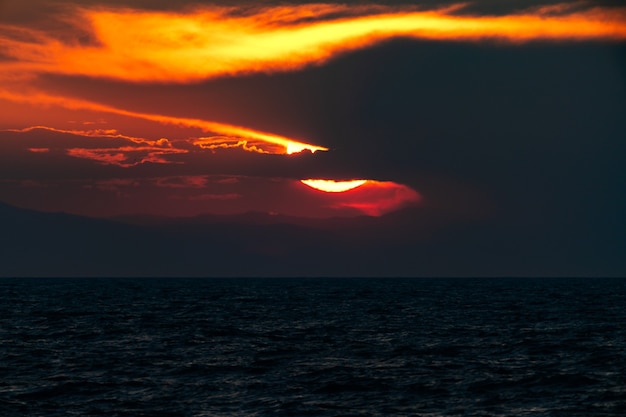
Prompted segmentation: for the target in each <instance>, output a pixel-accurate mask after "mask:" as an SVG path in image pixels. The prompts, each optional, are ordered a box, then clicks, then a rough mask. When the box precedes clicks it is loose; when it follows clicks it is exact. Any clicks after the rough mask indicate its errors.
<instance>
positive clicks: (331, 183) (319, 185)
mask: <svg viewBox="0 0 626 417" xmlns="http://www.w3.org/2000/svg"><path fill="white" fill-rule="evenodd" d="M300 182H301V183H302V184H304V185H308V186H309V187H311V188H315V189H316V190H320V191H325V192H327V193H343V192H345V191H349V190H352V189H354V188H357V187H360V186H361V185H363V184H365V183H366V182H367V180H349V181H335V180H311V179H309V180H300Z"/></svg>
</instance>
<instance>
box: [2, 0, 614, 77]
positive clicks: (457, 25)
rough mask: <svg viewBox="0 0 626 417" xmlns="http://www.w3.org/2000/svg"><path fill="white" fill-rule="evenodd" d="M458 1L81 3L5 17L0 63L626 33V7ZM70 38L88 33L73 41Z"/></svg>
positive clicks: (260, 54) (174, 72)
mask: <svg viewBox="0 0 626 417" xmlns="http://www.w3.org/2000/svg"><path fill="white" fill-rule="evenodd" d="M462 7H463V6H462V5H458V6H454V7H448V8H446V9H436V10H416V9H415V8H414V7H404V8H398V7H396V8H391V7H385V6H376V7H373V6H354V7H349V6H345V5H331V4H327V5H324V4H321V5H320V4H317V5H316V4H314V5H300V6H279V7H267V8H261V9H252V10H246V9H237V8H234V7H217V6H212V7H203V8H198V9H196V10H193V11H189V12H186V13H170V12H164V11H163V12H151V11H142V10H132V9H113V8H111V9H102V8H93V9H91V8H88V7H85V8H78V9H76V10H75V11H74V15H73V16H71V17H68V18H66V19H64V20H66V21H68V22H70V23H71V26H70V27H69V28H68V31H72V32H73V33H70V34H63V36H61V37H59V35H58V34H56V35H55V34H52V33H45V32H42V31H39V30H35V29H26V28H19V27H12V26H9V25H2V26H0V54H2V55H5V56H7V57H9V58H11V59H10V60H6V61H2V62H1V63H0V72H3V73H4V75H5V76H7V75H9V74H12V76H13V77H23V76H26V75H27V74H31V73H56V74H71V75H84V76H89V77H106V78H116V79H123V80H129V81H139V82H147V81H168V82H191V81H197V80H201V79H206V78H212V77H219V76H224V75H237V74H247V73H251V72H266V73H271V72H276V71H287V70H297V69H300V68H302V67H304V66H306V65H311V64H322V63H324V62H325V61H327V60H328V59H330V58H332V57H334V56H336V55H338V54H342V53H345V52H347V51H351V50H355V49H361V48H365V47H368V46H371V45H373V44H375V43H378V42H381V41H384V40H386V39H390V38H394V37H410V38H416V39H429V40H446V41H450V40H453V41H463V42H476V41H480V40H490V41H497V42H509V43H524V42H529V41H533V40H550V41H582V40H610V39H615V40H623V39H626V12H625V11H624V9H611V10H609V9H603V8H592V9H588V10H586V11H576V9H575V7H573V5H567V4H563V5H557V6H551V7H544V8H536V9H531V10H529V11H526V12H523V13H518V14H511V15H504V16H471V15H458V14H455V13H456V12H457V11H458V10H459V9H461V8H462ZM85 32H87V33H85ZM68 37H69V38H72V37H74V38H85V37H87V38H88V39H89V40H90V41H89V42H83V43H77V42H67V41H66V40H64V39H66V38H68Z"/></svg>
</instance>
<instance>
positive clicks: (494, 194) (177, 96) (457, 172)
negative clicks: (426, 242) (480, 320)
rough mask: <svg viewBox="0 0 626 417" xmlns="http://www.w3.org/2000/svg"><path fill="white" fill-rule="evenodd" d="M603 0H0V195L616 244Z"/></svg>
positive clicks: (619, 23) (491, 237)
mask: <svg viewBox="0 0 626 417" xmlns="http://www.w3.org/2000/svg"><path fill="white" fill-rule="evenodd" d="M620 3H621V2H619V1H593V2H592V1H579V2H558V1H540V0H537V1H533V0H530V1H521V0H511V1H494V0H479V1H474V2H464V3H460V2H453V1H430V0H424V1H419V0H418V1H412V2H411V1H393V2H390V1H388V2H384V3H382V2H381V3H376V2H365V1H349V2H342V3H308V2H302V1H281V2H276V1H255V2H245V1H210V2H209V1H178V2H171V1H147V0H145V1H144V0H100V1H97V0H88V1H77V0H67V1H56V0H28V1H18V0H0V201H2V202H4V203H7V204H11V205H14V206H17V207H21V208H28V209H34V210H40V211H49V212H59V211H60V212H65V213H70V214H76V215H83V216H90V217H107V218H109V217H114V216H124V215H158V216H168V217H184V216H196V215H201V214H219V215H233V214H238V213H246V212H261V213H269V214H280V215H288V216H295V217H301V218H332V217H356V216H368V217H376V218H379V217H380V218H382V217H385V216H389V215H392V214H393V213H398V212H401V211H403V210H404V211H406V210H409V211H410V210H413V212H414V213H415V216H418V217H419V216H420V213H421V212H423V211H428V212H429V213H435V214H436V216H438V217H437V218H445V219H446V220H445V221H441V223H444V224H446V225H455V226H454V227H460V228H472V230H474V229H473V228H475V229H476V230H477V232H476V233H477V236H479V237H480V239H483V240H484V241H485V242H487V241H489V242H491V243H490V244H495V245H499V246H504V247H509V248H510V252H511V253H518V252H519V254H518V255H516V256H518V257H521V256H523V254H524V253H530V252H528V248H536V247H540V248H542V249H541V250H534V251H531V252H532V253H535V254H536V255H533V256H544V257H549V256H551V254H552V253H556V252H559V253H560V252H561V251H570V252H572V253H574V254H576V256H588V257H590V258H594V259H597V261H596V263H595V264H597V265H600V264H607V262H608V263H610V262H617V259H618V258H620V256H619V253H621V251H622V249H624V246H625V245H624V237H623V235H624V233H623V232H624V227H623V214H624V212H625V209H626V201H625V197H624V192H623V190H624V185H625V179H626V176H625V173H624V168H623V166H624V155H626V152H625V151H626V149H625V148H626V145H625V140H626V134H625V133H624V132H626V117H625V116H624V115H626V8H625V7H623V6H622V5H621V4H620ZM303 180H305V181H303ZM306 180H325V181H322V182H320V181H313V182H311V181H308V185H307V181H306ZM355 180H358V182H354V181H355ZM348 181H349V182H348ZM320 188H321V189H320ZM420 210H421V211H420ZM414 221H415V222H420V221H423V220H420V219H416V220H414ZM459 225H460V226H459ZM450 230H451V229H450V227H448V226H446V227H443V226H442V227H441V230H440V233H441V235H438V234H437V233H435V234H434V237H433V239H438V238H440V237H439V236H446V239H448V240H450V241H452V242H454V238H450V236H451V235H450V234H452V236H454V233H457V232H454V230H457V229H453V231H450ZM533 245H534V246H533ZM516 248H520V249H519V250H518V249H516ZM524 248H526V249H524ZM595 264H594V265H595Z"/></svg>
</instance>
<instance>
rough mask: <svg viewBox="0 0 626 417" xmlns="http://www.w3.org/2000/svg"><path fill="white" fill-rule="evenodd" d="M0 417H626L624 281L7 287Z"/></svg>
mask: <svg viewBox="0 0 626 417" xmlns="http://www.w3.org/2000/svg"><path fill="white" fill-rule="evenodd" d="M0 416H2V417H14V416H20V417H21V416H28V417H31V416H59V417H60V416H63V417H65V416H107V417H114V416H129V417H130V416H133V417H139V416H151V417H158V416H172V417H173V416H185V417H186V416H189V417H192V416H197V417H199V416H295V417H298V416H302V417H305V416H329V417H330V416H333V417H334V416H346V417H347V416H354V417H356V416H361V417H362V416H424V417H426V416H428V417H439V416H563V417H566V416H567V417H576V416H581V417H593V416H606V417H608V416H611V417H618V416H626V280H625V279H600V278H588V279H574V278H559V279H556V278H554V279H538V278H533V279H530V278H516V279H510V278H508V279H505V278H501V279H499V278H490V279H474V278H455V279H442V278H437V279H436V278H416V279H365V278H363V279H359V278H350V279H347V278H334V279H333V278H298V279H295V278H294V279H290V278H289V279H288V278H280V279H243V278H242V279H214V278H211V279H201V278H198V279H182V278H171V279H151V278H141V279H130V278H128V279H100V278H98V279H91V278H84V279H55V278H50V279H8V278H7V279H0Z"/></svg>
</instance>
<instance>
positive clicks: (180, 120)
mask: <svg viewBox="0 0 626 417" xmlns="http://www.w3.org/2000/svg"><path fill="white" fill-rule="evenodd" d="M0 99H5V100H9V101H14V102H19V103H28V104H33V105H39V106H50V105H54V106H60V107H64V108H67V109H73V110H91V111H95V112H102V113H110V114H117V115H120V116H127V117H132V118H136V119H142V120H148V121H153V122H157V123H161V124H166V125H175V126H182V127H194V128H199V129H201V130H203V131H204V132H210V133H217V134H222V135H228V136H233V137H234V138H235V139H234V140H235V142H236V143H240V144H241V146H242V147H243V148H244V149H246V150H253V151H257V152H258V151H260V150H261V149H263V148H264V146H265V145H266V144H269V145H271V146H270V147H269V148H268V149H263V151H264V152H270V151H271V152H272V153H287V154H291V153H296V152H300V151H303V150H310V151H311V152H316V151H327V150H328V148H324V147H322V146H316V145H311V144H308V143H304V142H299V141H296V140H293V139H290V138H287V137H284V136H279V135H274V134H271V133H266V132H261V131H258V130H253V129H248V128H245V127H241V126H234V125H229V124H225V123H219V122H212V121H208V120H201V119H191V118H184V117H173V116H165V115H159V114H150V113H141V112H135V111H129V110H124V109H118V108H115V107H112V106H106V105H103V104H98V103H94V102H91V101H87V100H80V99H75V98H69V97H61V96H53V95H49V94H45V93H41V92H15V91H8V90H2V89H0ZM69 132H86V131H69ZM88 132H91V134H92V135H99V136H101V133H104V134H105V135H106V134H107V133H106V132H109V134H113V132H115V134H114V135H113V136H114V137H123V136H118V134H117V132H116V131H104V132H102V131H98V130H95V131H94V130H92V131H88ZM94 132H95V133H94ZM211 141H213V142H212V143H213V145H220V144H224V143H226V144H228V143H229V142H230V143H232V141H233V139H229V140H228V142H224V138H223V137H220V136H217V137H213V138H202V139H201V140H199V142H198V143H196V144H197V145H198V146H201V147H203V148H208V147H209V146H210V144H211ZM216 147H230V146H221V145H220V146H216Z"/></svg>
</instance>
